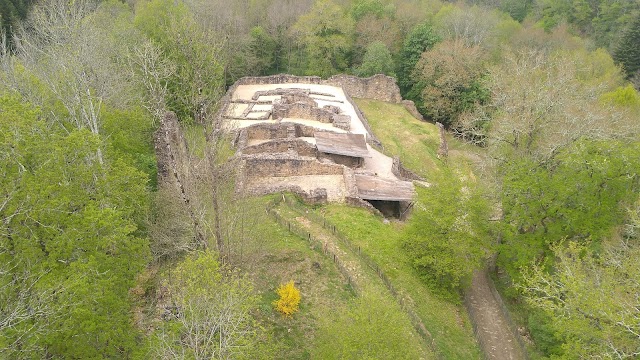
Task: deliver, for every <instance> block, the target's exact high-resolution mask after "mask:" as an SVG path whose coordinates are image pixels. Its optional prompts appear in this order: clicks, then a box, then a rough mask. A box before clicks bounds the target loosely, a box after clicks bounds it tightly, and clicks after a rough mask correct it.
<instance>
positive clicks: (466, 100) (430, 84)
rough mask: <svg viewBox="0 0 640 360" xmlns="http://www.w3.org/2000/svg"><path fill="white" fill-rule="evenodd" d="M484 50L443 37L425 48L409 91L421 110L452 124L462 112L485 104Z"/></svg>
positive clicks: (486, 93) (440, 120) (432, 118)
mask: <svg viewBox="0 0 640 360" xmlns="http://www.w3.org/2000/svg"><path fill="white" fill-rule="evenodd" d="M481 54H482V53H481V51H480V48H479V47H477V46H467V45H465V44H464V43H463V42H462V40H456V41H450V40H447V41H443V42H441V43H438V44H437V45H436V46H435V47H434V48H433V49H430V50H428V51H425V52H424V53H423V54H422V56H421V58H420V61H418V63H417V64H416V67H415V70H414V76H413V77H414V79H416V80H417V81H416V83H415V84H414V86H413V88H412V89H411V91H409V94H408V95H409V96H410V97H412V98H415V99H416V106H417V107H418V109H419V110H420V111H421V113H423V114H424V115H426V116H427V118H429V119H431V120H433V121H438V122H441V123H442V124H444V125H445V126H447V127H449V126H451V125H455V123H456V121H457V119H458V116H459V115H460V114H461V113H462V112H464V111H467V110H470V109H472V108H473V107H474V106H475V105H482V104H485V103H486V102H487V101H488V100H489V98H490V97H489V91H488V90H487V89H485V88H484V86H483V84H482V82H481V81H480V80H481V77H482V75H483V73H484V66H483V63H482V55H481Z"/></svg>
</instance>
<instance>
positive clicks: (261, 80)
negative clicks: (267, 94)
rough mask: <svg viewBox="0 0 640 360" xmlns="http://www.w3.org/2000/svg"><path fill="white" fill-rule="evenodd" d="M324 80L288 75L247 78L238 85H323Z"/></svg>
mask: <svg viewBox="0 0 640 360" xmlns="http://www.w3.org/2000/svg"><path fill="white" fill-rule="evenodd" d="M322 82H323V80H322V78H321V77H319V76H296V75H288V74H278V75H271V76H258V77H255V76H247V77H243V78H241V79H239V80H238V81H237V82H236V84H237V85H264V84H296V83H299V84H322Z"/></svg>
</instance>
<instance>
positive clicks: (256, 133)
mask: <svg viewBox="0 0 640 360" xmlns="http://www.w3.org/2000/svg"><path fill="white" fill-rule="evenodd" d="M241 131H246V133H247V139H248V140H269V139H285V138H287V137H289V126H288V125H287V126H283V125H280V124H256V125H253V126H249V127H247V128H245V129H244V130H241ZM294 131H295V130H294Z"/></svg>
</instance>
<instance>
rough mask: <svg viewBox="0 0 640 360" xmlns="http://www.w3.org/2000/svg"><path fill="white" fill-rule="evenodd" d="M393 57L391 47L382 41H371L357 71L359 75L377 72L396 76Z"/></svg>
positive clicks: (371, 74)
mask: <svg viewBox="0 0 640 360" xmlns="http://www.w3.org/2000/svg"><path fill="white" fill-rule="evenodd" d="M393 70H394V63H393V58H392V57H391V53H390V52H389V49H387V47H386V46H385V45H384V44H383V43H382V42H380V41H376V42H374V43H371V45H369V46H368V47H367V52H366V53H365V54H364V59H363V60H362V65H360V66H359V67H358V68H357V69H356V71H355V73H356V75H358V76H362V77H368V76H373V75H375V74H385V75H389V76H395V73H394V71H393Z"/></svg>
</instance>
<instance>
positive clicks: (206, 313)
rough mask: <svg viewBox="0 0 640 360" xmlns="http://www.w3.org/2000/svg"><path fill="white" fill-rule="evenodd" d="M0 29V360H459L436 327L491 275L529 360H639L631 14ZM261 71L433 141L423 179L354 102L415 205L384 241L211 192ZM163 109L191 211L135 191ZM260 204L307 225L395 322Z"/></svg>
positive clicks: (295, 7)
mask: <svg viewBox="0 0 640 360" xmlns="http://www.w3.org/2000/svg"><path fill="white" fill-rule="evenodd" d="M0 28H2V32H3V36H2V48H1V49H2V51H0V66H1V70H0V221H1V222H0V357H3V358H10V359H22V358H24V359H38V358H68V359H87V358H267V359H272V358H358V359H359V358H388V359H397V358H411V359H415V358H432V357H433V358H447V359H449V358H451V359H454V358H465V359H468V358H480V357H481V356H482V354H481V350H480V349H479V347H478V345H477V343H476V341H475V339H474V337H473V332H472V330H471V324H470V320H469V318H468V316H467V314H466V313H465V310H464V307H462V305H461V304H462V301H463V300H462V299H463V295H464V293H465V289H466V288H467V286H468V285H469V281H470V276H471V274H472V272H473V270H474V269H480V268H483V267H485V266H487V265H493V264H494V263H495V265H496V267H495V271H493V272H492V274H493V277H494V280H495V281H496V284H497V286H498V288H499V290H500V292H501V294H502V296H503V298H504V301H505V303H506V306H507V307H508V309H509V311H511V315H512V317H513V319H514V321H515V322H516V323H517V326H518V327H520V328H522V329H523V331H522V332H521V334H520V336H521V337H522V339H523V343H524V344H525V346H526V348H527V352H528V354H529V357H531V358H589V357H603V358H637V357H638V356H640V336H639V335H638V334H639V333H640V310H639V309H638V294H640V285H639V284H640V244H639V243H638V241H639V236H640V235H639V227H640V198H639V195H638V194H639V185H640V184H639V178H638V172H639V170H640V142H639V141H638V139H639V137H638V135H639V134H638V130H639V127H640V95H639V94H638V90H637V89H638V88H639V87H640V73H639V71H640V70H639V67H640V63H639V62H640V55H639V54H640V5H639V3H638V2H637V1H633V0H627V1H619V0H615V1H614V0H598V1H580V0H576V1H568V0H567V1H565V0H563V1H545V0H540V1H531V0H491V1H489V0H487V1H469V2H467V3H463V2H459V3H448V2H441V1H437V0H416V1H412V0H387V1H385V0H353V1H349V0H342V1H339V0H336V1H330V0H319V1H312V0H304V1H293V0H245V1H216V0H213V1H211V0H209V1H204V0H182V1H174V0H138V1H129V2H124V3H123V2H118V1H94V0H76V1H73V2H69V1H65V0H42V1H39V2H34V3H32V4H31V3H29V2H23V1H13V0H0ZM276 73H290V74H296V75H319V76H323V77H328V76H330V75H334V74H337V73H349V74H355V75H359V76H370V75H373V74H377V73H385V74H388V75H392V76H395V77H396V78H397V80H398V84H399V86H400V89H401V91H402V94H403V96H404V97H405V98H406V99H410V100H413V101H414V102H415V103H416V105H417V107H418V110H419V111H420V112H421V113H422V115H423V116H424V117H425V119H426V121H427V122H435V121H439V122H441V123H443V124H444V125H445V126H446V127H447V130H448V132H449V134H450V136H451V138H450V142H451V144H450V145H451V147H452V152H451V154H450V156H449V158H448V159H446V160H445V159H438V158H437V156H436V152H437V146H438V141H437V136H436V135H435V134H436V132H435V127H434V126H432V125H431V124H429V123H426V122H419V121H418V120H416V119H414V118H412V117H411V116H410V115H409V114H408V113H407V112H406V111H404V110H403V109H402V108H396V107H394V106H393V105H391V104H385V103H376V102H367V101H366V100H358V102H359V104H360V106H361V107H362V109H363V111H364V113H365V115H366V116H367V117H368V118H370V119H371V123H372V126H373V128H374V132H375V133H376V135H377V137H378V138H380V139H381V140H382V142H383V144H384V146H385V149H386V150H387V151H388V152H390V153H392V154H398V155H400V157H401V159H402V161H403V163H404V164H405V165H407V166H408V167H409V168H410V169H411V170H413V171H414V172H416V173H418V174H419V175H421V176H423V177H424V178H425V179H426V181H427V182H428V183H430V184H431V187H429V188H424V189H420V190H419V199H418V201H417V206H416V207H415V208H414V212H413V214H412V215H411V217H410V218H409V219H408V220H407V222H406V223H399V222H396V221H391V223H387V221H385V220H384V219H382V218H379V217H376V216H374V215H372V214H369V213H366V212H364V211H362V210H361V209H354V208H349V207H346V206H339V205H328V206H324V207H321V208H307V209H305V210H304V211H299V210H300V206H303V205H300V204H298V206H297V207H295V206H294V207H291V206H287V204H286V203H280V204H278V205H277V206H276V205H275V204H276V203H275V201H276V200H275V199H276V198H279V197H266V198H243V197H241V196H240V197H239V196H237V195H234V193H233V190H234V184H233V179H232V178H231V177H229V176H225V174H227V173H228V172H229V171H228V170H229V167H230V166H233V163H228V162H227V160H229V159H230V157H231V155H232V154H233V150H232V149H231V147H230V142H229V141H228V140H227V139H224V137H220V136H218V134H217V133H215V132H214V131H213V129H214V125H215V124H212V119H213V115H214V113H215V111H216V110H217V105H218V101H219V99H220V97H221V96H222V95H223V94H224V92H225V89H226V87H227V86H229V85H231V84H233V83H234V82H235V81H236V80H237V79H238V78H240V77H243V76H249V75H269V74H276ZM168 111H171V112H173V113H175V114H176V115H177V116H178V119H179V122H180V127H181V128H182V129H183V130H184V131H185V133H186V138H187V143H188V145H189V146H188V156H189V159H190V160H189V161H190V164H189V166H187V168H188V169H187V170H185V171H186V172H187V173H188V174H189V176H190V178H189V181H191V182H192V183H193V184H196V185H194V187H193V189H192V190H190V191H193V193H192V194H191V195H192V198H194V199H197V200H196V201H192V202H187V203H185V201H184V198H183V197H182V196H181V194H180V192H179V191H177V190H176V189H173V188H167V187H163V186H159V185H158V184H157V182H156V172H157V171H158V169H157V166H156V159H155V153H154V148H153V136H152V134H153V132H154V131H155V130H156V129H157V127H158V124H159V123H160V119H161V118H162V117H163V116H164V115H165V114H166V113H167V112H168ZM293 204H295V203H293ZM265 207H270V208H272V210H273V212H275V213H276V214H277V215H275V218H278V217H277V216H279V219H281V220H282V219H284V221H289V222H291V221H298V222H299V220H300V219H302V220H304V219H305V216H309V217H313V215H309V214H317V215H318V216H323V217H325V218H327V219H328V220H329V221H330V222H332V223H333V224H334V225H335V228H334V231H336V232H337V231H338V230H340V234H342V235H344V237H345V238H346V239H347V240H348V241H350V242H352V243H354V244H356V245H357V246H358V247H359V249H360V250H359V251H358V254H355V253H354V254H351V253H348V251H347V250H344V251H345V254H347V255H345V256H347V257H348V258H349V259H351V260H350V261H353V264H356V265H354V267H355V268H358V265H357V264H359V261H365V260H362V259H360V258H359V257H358V256H362V254H363V253H364V256H366V257H367V258H368V259H371V261H374V262H375V264H377V266H378V268H379V269H382V270H383V273H384V274H385V277H386V279H387V281H388V282H389V283H390V284H391V285H392V286H393V289H397V290H398V293H399V294H402V295H403V296H404V295H406V296H407V297H408V298H410V299H411V301H409V302H403V303H402V304H403V305H400V302H399V301H398V300H397V298H395V297H393V295H392V292H391V291H390V290H389V286H387V284H386V283H385V281H384V280H383V279H382V278H380V277H379V276H378V275H376V273H375V272H373V271H372V270H362V277H361V279H363V280H361V281H362V282H363V283H362V284H365V285H364V287H365V288H366V289H367V291H366V292H359V291H358V290H357V289H356V288H357V285H355V286H349V283H350V282H349V281H346V279H347V277H345V274H344V273H341V272H340V268H339V267H338V266H337V265H336V264H335V263H333V262H332V261H330V260H329V259H328V258H327V257H325V256H324V254H323V252H322V250H321V249H316V250H314V249H313V246H311V245H310V244H309V243H307V242H306V241H308V239H307V240H305V239H302V238H299V237H298V236H296V235H295V234H294V233H292V232H290V231H289V229H288V228H286V227H283V226H282V223H283V221H280V223H278V222H276V221H275V220H274V216H272V217H269V216H267V214H266V212H265ZM272 215H273V214H272ZM296 219H298V220H296ZM307 220H308V222H307V221H305V222H304V223H297V225H296V226H307V227H306V228H305V229H306V230H304V231H306V232H307V233H308V234H311V233H313V234H314V236H315V237H319V238H322V239H327V240H331V239H332V238H331V237H332V236H336V234H335V233H326V232H325V231H326V229H325V228H323V227H322V226H320V225H319V223H317V222H314V221H313V219H311V220H310V219H307ZM316 220H317V218H316ZM362 224H366V226H362ZM323 229H324V230H323ZM371 229H374V230H375V231H373V232H372V231H371ZM310 238H311V235H310V236H309V239H310ZM338 240H339V239H338ZM338 240H336V244H338V245H336V246H338V250H341V251H342V248H340V246H341V245H339V244H340V243H339V241H338ZM223 245H224V246H223ZM342 246H344V245H342ZM220 250H222V251H220ZM349 254H350V255H349ZM365 263H366V261H365V262H363V264H365ZM362 269H366V267H362ZM492 269H493V267H492ZM369 272H370V273H369ZM290 280H294V285H295V287H297V288H299V289H300V290H301V299H300V304H299V312H297V313H293V314H292V315H291V316H290V317H286V316H282V315H281V314H280V313H277V312H276V311H275V309H274V305H273V302H274V301H276V300H278V296H281V295H277V294H276V290H277V288H278V286H279V285H280V284H281V283H287V282H289V281H290ZM287 296H288V295H287ZM407 304H408V305H407ZM407 309H411V311H408V310H407ZM411 313H413V315H411ZM222 315H224V316H222ZM451 319H455V320H451ZM418 320H419V321H418ZM416 323H419V324H422V326H423V327H424V329H425V331H422V330H418V329H421V328H420V326H418V327H416V325H415V324H416ZM390 324H392V325H390ZM427 333H428V335H425V334H427ZM429 336H431V338H429Z"/></svg>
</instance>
